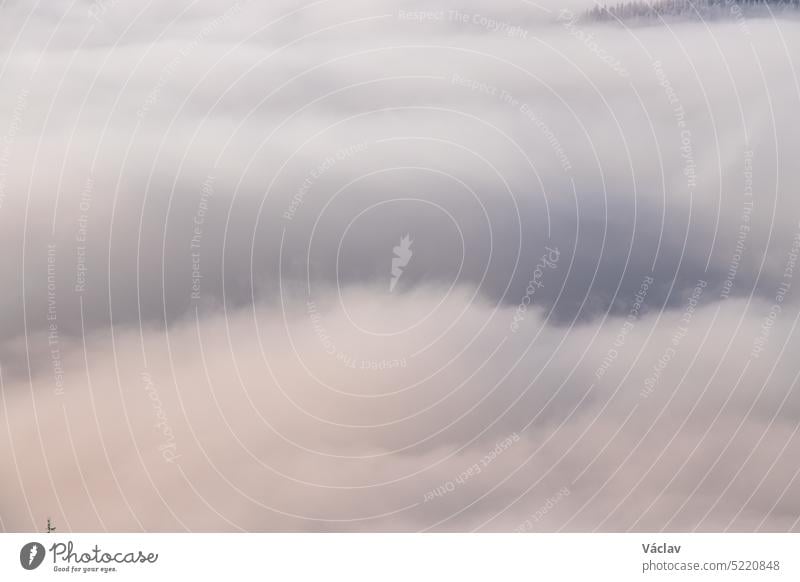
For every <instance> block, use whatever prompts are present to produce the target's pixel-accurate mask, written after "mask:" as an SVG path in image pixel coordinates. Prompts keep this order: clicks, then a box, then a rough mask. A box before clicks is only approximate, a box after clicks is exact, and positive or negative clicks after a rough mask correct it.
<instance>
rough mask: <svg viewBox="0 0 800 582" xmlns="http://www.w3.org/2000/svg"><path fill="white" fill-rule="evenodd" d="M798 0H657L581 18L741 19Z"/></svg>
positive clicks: (789, 7)
mask: <svg viewBox="0 0 800 582" xmlns="http://www.w3.org/2000/svg"><path fill="white" fill-rule="evenodd" d="M798 9H800V0H658V1H656V2H652V3H650V2H641V1H635V2H622V3H618V4H607V5H603V6H595V7H594V8H592V9H590V10H587V11H586V12H584V13H583V14H582V15H581V17H580V19H581V20H585V21H590V22H605V21H617V20H619V21H623V22H631V21H644V22H649V21H654V20H660V19H661V18H670V19H672V18H686V19H693V20H722V19H734V20H735V19H742V18H745V17H750V18H752V17H759V16H767V15H769V14H770V12H772V13H773V14H775V15H776V16H777V15H782V14H786V13H787V12H792V13H798Z"/></svg>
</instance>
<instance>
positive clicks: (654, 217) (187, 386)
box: [0, 0, 800, 531]
mask: <svg viewBox="0 0 800 582" xmlns="http://www.w3.org/2000/svg"><path fill="white" fill-rule="evenodd" d="M588 7H589V6H588V5H583V4H581V3H580V2H575V3H573V4H570V5H566V4H559V5H557V6H555V5H540V4H532V3H527V2H502V3H500V5H498V6H494V5H493V6H492V7H487V6H485V3H479V2H453V3H447V4H442V5H441V6H440V7H431V6H430V5H429V4H427V3H425V4H423V3H409V4H407V5H404V6H403V7H398V6H397V5H395V4H393V3H383V2H356V1H348V2H345V3H336V4H335V5H334V3H329V2H313V3H309V4H307V5H304V6H297V5H295V4H294V3H290V2H279V3H270V5H269V7H265V6H261V5H256V4H255V3H247V2H240V3H223V2H218V1H213V2H212V1H208V2H198V3H173V4H170V5H169V6H166V5H164V6H157V7H141V6H131V5H129V4H127V3H118V2H114V1H113V0H110V1H107V2H103V1H100V2H94V3H82V4H78V5H76V4H73V3H66V2H63V3H62V2H55V3H49V4H48V5H47V6H45V7H36V8H33V7H31V6H28V5H26V4H25V3H9V4H7V5H5V6H4V7H3V8H0V13H2V14H3V17H2V18H0V53H2V58H1V59H0V62H2V64H0V77H2V82H0V113H2V116H0V138H2V141H0V225H2V228H0V243H1V244H2V248H3V249H4V252H3V254H2V255H0V268H2V272H3V273H4V275H5V278H6V281H5V283H4V288H5V289H7V290H8V291H7V292H5V293H4V294H3V295H2V296H0V371H1V372H2V381H3V384H2V394H3V415H2V419H3V421H2V422H3V425H4V426H7V430H3V431H0V462H1V463H2V466H3V467H4V469H5V471H6V474H8V475H11V476H12V478H9V479H7V480H6V482H5V483H4V484H3V488H4V489H3V490H2V492H0V526H2V527H3V528H5V529H7V530H28V529H38V528H39V524H40V522H42V521H43V520H44V519H46V516H48V515H49V516H52V517H54V518H55V519H56V521H57V522H59V523H63V524H64V526H65V529H73V530H96V529H103V528H106V529H111V530H137V529H146V530H173V529H184V528H186V529H192V530H220V529H224V530H228V529H240V528H241V529H248V530H250V529H253V530H283V529H287V530H418V529H442V530H458V531H463V530H472V529H487V530H515V529H517V530H558V529H565V530H580V531H584V530H593V529H603V530H626V529H640V530H659V529H681V530H682V529H702V530H722V529H735V530H747V531H750V530H756V529H769V530H782V531H785V530H790V529H793V530H797V529H798V521H797V520H798V517H800V507H798V501H797V500H798V489H797V488H798V487H799V486H800V484H798V483H797V480H796V477H797V471H798V469H800V467H798V466H797V463H796V461H793V459H796V458H797V447H798V443H797V439H796V438H795V437H796V428H797V426H798V421H799V420H800V418H799V417H798V414H799V413H800V409H799V408H798V405H800V403H798V401H797V398H796V396H795V394H796V390H795V380H796V374H797V373H798V370H797V369H796V368H797V366H796V365H795V364H794V362H793V361H792V360H793V359H792V358H791V357H790V355H791V353H792V349H793V342H794V339H793V333H792V332H793V329H794V322H795V319H796V315H797V314H798V307H797V303H796V300H795V299H794V296H795V293H793V291H794V289H793V285H795V286H796V283H795V282H794V281H793V278H794V269H795V268H796V264H795V261H796V259H797V254H798V249H799V248H800V242H799V241H800V239H799V238H798V236H800V235H799V234H798V233H800V207H798V201H797V200H796V196H794V192H795V191H796V190H797V189H798V187H799V186H800V183H798V178H797V172H796V171H795V168H794V167H793V161H794V159H795V158H796V157H797V153H798V151H800V147H798V143H797V140H798V137H797V136H798V135H800V133H798V131H797V130H798V123H800V122H799V121H798V117H797V115H796V111H797V107H798V104H800V82H798V80H797V76H796V69H795V60H796V58H795V56H796V55H797V54H798V44H797V43H798V40H797V39H798V38H800V36H798V34H797V32H798V26H800V24H798V22H797V21H795V20H793V19H792V18H790V17H786V16H785V15H784V17H782V18H780V19H770V18H763V19H752V20H747V19H741V18H739V19H737V18H735V17H733V16H732V17H731V19H730V20H727V21H726V20H723V21H720V22H714V23H708V22H681V21H679V20H675V21H673V20H670V21H669V22H663V23H660V24H657V25H654V26H637V27H634V28H630V27H627V26H626V25H624V24H615V25H608V24H603V25H599V24H592V23H590V22H587V21H585V20H580V19H576V18H575V15H576V14H578V13H580V11H581V10H583V9H584V8H588ZM404 241H405V242H404Z"/></svg>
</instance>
